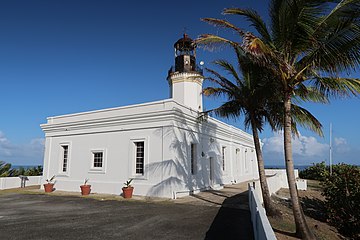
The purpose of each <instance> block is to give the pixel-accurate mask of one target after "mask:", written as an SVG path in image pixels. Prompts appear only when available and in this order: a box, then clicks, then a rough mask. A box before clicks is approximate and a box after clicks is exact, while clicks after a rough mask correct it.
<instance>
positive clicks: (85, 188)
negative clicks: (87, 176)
mask: <svg viewBox="0 0 360 240" xmlns="http://www.w3.org/2000/svg"><path fill="white" fill-rule="evenodd" d="M80 188H81V195H89V194H90V191H91V185H81V186H80Z"/></svg>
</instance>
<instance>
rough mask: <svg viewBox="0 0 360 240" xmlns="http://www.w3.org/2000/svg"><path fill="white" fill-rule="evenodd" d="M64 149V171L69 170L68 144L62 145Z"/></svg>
mask: <svg viewBox="0 0 360 240" xmlns="http://www.w3.org/2000/svg"><path fill="white" fill-rule="evenodd" d="M61 147H62V150H63V154H62V157H63V164H62V171H63V172H67V169H68V159H69V146H68V145H63V146H61Z"/></svg>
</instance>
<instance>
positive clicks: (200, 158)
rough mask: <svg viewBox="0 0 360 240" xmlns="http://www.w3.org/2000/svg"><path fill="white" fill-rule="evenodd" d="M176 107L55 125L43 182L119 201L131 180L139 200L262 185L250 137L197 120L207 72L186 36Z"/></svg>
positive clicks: (106, 113) (57, 120)
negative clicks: (84, 185) (89, 188)
mask: <svg viewBox="0 0 360 240" xmlns="http://www.w3.org/2000/svg"><path fill="white" fill-rule="evenodd" d="M174 47H175V66H174V67H173V68H171V69H170V71H169V75H168V79H167V80H168V82H169V86H170V99H167V100H163V101H156V102H150V103H144V104H137V105H131V106H125V107H118V108H111V109H103V110H98V111H90V112H83V113H76V114H69V115H63V116H56V117H49V118H48V119H47V123H45V124H42V125H41V127H42V129H43V131H44V132H45V137H46V140H45V154H44V177H45V178H48V177H51V176H53V175H56V184H55V188H56V189H59V190H65V191H79V186H80V185H81V184H82V183H83V182H84V179H86V178H88V179H89V184H91V185H92V192H97V193H112V194H120V193H121V188H122V186H123V183H124V182H125V181H126V180H128V179H130V178H132V179H134V180H133V182H132V185H133V186H134V194H135V195H143V196H158V197H168V198H176V197H178V196H181V195H188V194H190V193H196V192H198V191H201V190H205V189H209V188H221V187H222V186H223V185H224V184H229V183H235V182H242V181H247V180H252V179H255V178H257V177H258V174H257V161H256V155H255V150H254V145H253V138H252V136H251V135H249V134H247V133H245V132H243V131H241V130H240V129H237V128H235V127H233V126H230V125H228V124H225V123H223V122H221V121H219V120H216V119H214V118H211V117H209V118H207V120H206V121H200V120H199V113H200V112H201V111H202V95H201V90H202V82H203V79H204V77H203V76H202V71H201V69H199V68H198V67H197V65H196V52H195V51H196V48H195V46H194V45H193V42H192V40H191V39H190V38H189V37H188V36H187V35H184V37H183V38H181V39H179V40H178V41H177V42H176V43H175V45H174Z"/></svg>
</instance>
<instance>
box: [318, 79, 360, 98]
mask: <svg viewBox="0 0 360 240" xmlns="http://www.w3.org/2000/svg"><path fill="white" fill-rule="evenodd" d="M311 82H312V84H313V86H314V88H316V89H317V91H319V92H321V93H322V94H324V95H325V96H327V97H335V98H338V97H350V96H358V95H359V93H360V80H359V79H353V78H341V77H331V76H327V77H322V76H319V75H317V76H315V77H314V79H313V80H311Z"/></svg>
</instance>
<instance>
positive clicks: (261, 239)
mask: <svg viewBox="0 0 360 240" xmlns="http://www.w3.org/2000/svg"><path fill="white" fill-rule="evenodd" d="M248 187H249V208H250V212H251V222H252V225H253V230H254V239H255V240H265V239H267V240H276V236H275V233H274V231H273V229H272V227H271V225H270V222H269V219H268V218H267V216H266V213H265V209H264V207H263V206H262V204H261V201H260V199H259V197H258V196H259V195H258V194H257V193H256V192H255V189H254V188H253V187H252V186H251V184H249V185H248Z"/></svg>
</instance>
